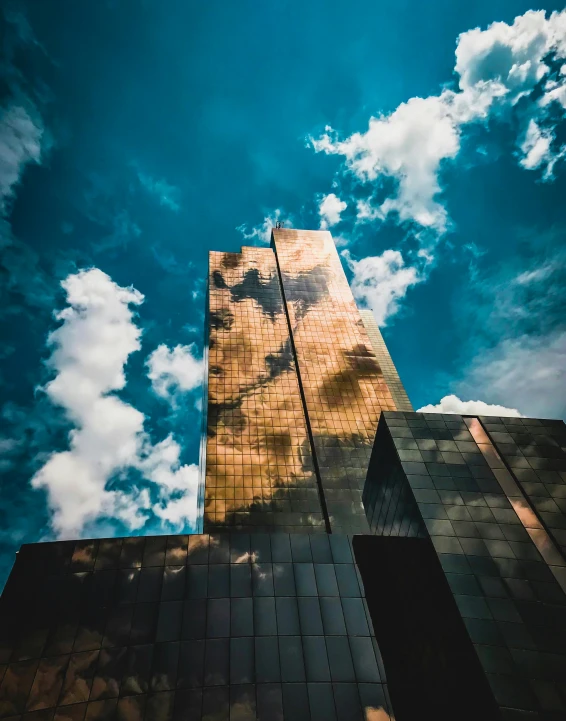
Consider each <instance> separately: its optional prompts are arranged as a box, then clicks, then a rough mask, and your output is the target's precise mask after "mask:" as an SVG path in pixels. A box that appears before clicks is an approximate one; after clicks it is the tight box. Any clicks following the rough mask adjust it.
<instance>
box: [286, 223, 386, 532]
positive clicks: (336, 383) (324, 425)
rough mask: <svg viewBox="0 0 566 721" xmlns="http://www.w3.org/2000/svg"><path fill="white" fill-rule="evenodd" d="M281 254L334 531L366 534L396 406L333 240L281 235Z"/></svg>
mask: <svg viewBox="0 0 566 721" xmlns="http://www.w3.org/2000/svg"><path fill="white" fill-rule="evenodd" d="M273 246H274V248H275V253H276V255H277V262H278V265H279V268H280V273H281V281H282V287H283V294H284V298H285V301H286V308H287V313H288V316H289V322H290V326H291V332H292V337H293V342H294V347H295V351H296V357H297V365H298V368H299V373H300V378H301V382H302V386H303V390H304V397H305V405H306V412H307V416H308V419H309V422H310V427H311V430H312V436H313V442H314V450H315V455H316V460H317V462H318V468H319V472H320V482H321V486H322V489H323V492H324V497H325V501H326V507H327V509H328V515H329V521H330V526H331V529H332V531H333V532H338V533H361V532H364V531H367V521H366V518H365V513H364V509H363V505H362V491H363V486H364V482H365V478H366V472H367V467H368V464H369V459H370V455H371V448H372V444H373V439H374V436H375V431H376V429H377V423H378V421H379V415H380V413H381V411H382V410H393V409H395V403H394V401H393V399H392V397H391V393H390V392H389V389H388V387H387V385H386V383H385V380H384V378H383V374H382V372H381V368H380V366H379V363H378V362H377V359H376V356H375V353H374V351H373V348H372V346H371V342H370V340H369V338H368V335H367V332H366V329H365V327H364V324H363V322H362V320H361V318H360V313H359V310H358V308H357V306H356V303H355V301H354V297H353V295H352V291H351V290H350V286H349V285H348V281H347V279H346V275H345V273H344V270H343V268H342V265H341V263H340V259H339V257H338V253H337V251H336V246H335V244H334V241H333V240H332V236H331V235H330V233H329V232H328V231H305V230H287V229H280V230H279V229H277V230H274V231H273Z"/></svg>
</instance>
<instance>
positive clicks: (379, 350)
mask: <svg viewBox="0 0 566 721" xmlns="http://www.w3.org/2000/svg"><path fill="white" fill-rule="evenodd" d="M360 316H361V318H362V321H363V324H364V326H365V329H366V331H367V334H368V338H369V339H370V341H371V347H372V348H373V351H374V353H375V357H376V358H377V362H378V363H379V367H380V368H381V370H382V371H383V377H384V378H385V382H386V383H387V387H388V388H389V390H390V391H391V395H392V396H393V400H394V401H395V405H396V406H397V410H398V411H407V412H409V413H411V412H412V411H413V406H412V405H411V401H410V400H409V396H408V395H407V391H406V390H405V387H404V386H403V383H402V382H401V378H400V377H399V373H397V368H395V365H394V363H393V360H392V358H391V355H390V353H389V349H388V348H387V346H386V345H385V341H384V340H383V336H382V335H381V331H380V330H379V326H378V325H377V323H376V320H375V318H374V317H373V312H372V311H371V310H362V309H360Z"/></svg>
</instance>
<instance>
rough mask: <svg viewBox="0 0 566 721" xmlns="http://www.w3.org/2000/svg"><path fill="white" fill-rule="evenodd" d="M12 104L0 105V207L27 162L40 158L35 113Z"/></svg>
mask: <svg viewBox="0 0 566 721" xmlns="http://www.w3.org/2000/svg"><path fill="white" fill-rule="evenodd" d="M32 114H33V115H34V118H33V119H32V117H31V115H30V113H29V112H28V110H26V109H25V108H24V107H22V106H20V105H17V104H12V105H10V106H9V107H7V108H2V109H0V211H1V212H5V210H6V201H8V200H9V199H10V198H12V196H13V194H14V189H15V187H16V185H17V184H18V183H19V182H20V179H21V177H22V173H23V171H24V168H25V167H26V165H27V164H28V163H39V162H40V161H41V139H42V136H43V132H44V131H43V124H42V123H41V121H40V120H39V115H38V114H37V113H35V114H34V113H32Z"/></svg>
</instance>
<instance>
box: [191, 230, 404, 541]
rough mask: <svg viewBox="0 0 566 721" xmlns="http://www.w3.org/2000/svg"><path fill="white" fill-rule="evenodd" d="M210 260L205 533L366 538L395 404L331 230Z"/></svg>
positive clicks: (278, 238) (292, 234) (392, 375)
mask: <svg viewBox="0 0 566 721" xmlns="http://www.w3.org/2000/svg"><path fill="white" fill-rule="evenodd" d="M209 258H210V263H209V265H210V268H209V308H208V340H209V348H208V413H207V442H206V461H205V464H204V467H205V500H204V529H205V530H206V531H214V530H215V529H222V528H227V527H228V528H229V529H231V530H232V531H234V530H252V529H255V530H258V531H267V532H278V531H294V532H297V531H307V532H308V533H314V532H325V531H327V530H332V532H334V533H336V532H338V533H340V532H342V533H359V532H367V521H366V518H365V514H364V512H363V506H362V502H361V494H362V489H363V484H364V480H365V475H366V470H367V465H368V461H369V456H370V452H371V443H372V441H373V437H374V435H375V430H376V428H377V421H378V418H379V413H380V411H381V410H382V409H394V408H395V407H396V405H395V402H394V400H393V398H392V396H391V393H390V391H389V389H388V386H387V383H386V381H385V379H384V375H383V373H382V370H381V367H380V364H379V362H378V360H377V358H376V351H375V350H374V348H373V347H372V343H371V342H370V339H369V337H368V333H367V331H366V328H365V326H364V323H363V322H362V319H361V316H360V312H359V311H358V308H357V307H356V304H355V302H354V298H353V296H352V292H351V290H350V287H349V285H348V283H347V280H346V277H345V275H344V271H343V269H342V266H341V264H340V260H339V258H338V254H337V251H336V247H335V245H334V242H333V241H332V238H331V236H330V234H329V233H328V232H327V231H297V230H285V229H274V230H273V242H272V248H248V247H244V248H242V252H241V253H220V252H212V253H210V256H209ZM368 322H369V321H368ZM377 334H379V331H377ZM374 335H375V336H376V338H377V335H376V334H375V333H374ZM379 337H380V336H379ZM379 349H380V350H379V352H380V357H382V358H383V362H384V363H385V365H386V366H387V372H388V374H389V376H388V378H389V379H390V382H391V383H392V384H394V390H395V392H396V393H398V397H399V398H402V400H403V402H404V403H405V405H404V406H403V407H407V406H406V404H407V403H408V399H406V394H404V391H402V386H401V384H400V381H399V379H398V376H397V375H396V372H395V369H394V366H393V364H392V362H391V358H390V357H389V355H388V354H387V352H386V349H385V345H384V344H383V340H382V339H381V344H380V345H379ZM392 387H393V386H392ZM403 394H404V395H403ZM409 407H410V406H409Z"/></svg>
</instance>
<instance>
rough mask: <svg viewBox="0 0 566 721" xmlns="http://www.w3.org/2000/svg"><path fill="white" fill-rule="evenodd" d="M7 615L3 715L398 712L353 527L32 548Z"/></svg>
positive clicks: (180, 720) (243, 720) (175, 717)
mask: <svg viewBox="0 0 566 721" xmlns="http://www.w3.org/2000/svg"><path fill="white" fill-rule="evenodd" d="M370 540H377V539H370ZM1 619H2V626H1V631H0V637H1V647H0V663H1V664H2V665H1V666H0V673H1V675H2V680H1V683H0V717H2V718H13V719H23V720H24V721H32V720H33V721H47V720H48V719H49V720H50V719H57V720H58V721H63V719H69V720H71V721H82V720H84V719H86V720H89V721H91V720H92V721H94V720H95V719H96V720H97V721H103V720H104V721H106V720H109V719H120V721H122V720H123V721H142V719H146V720H147V721H197V720H198V721H200V720H201V719H206V721H232V720H233V719H237V720H239V721H255V720H256V719H260V720H261V721H264V720H265V721H271V720H276V719H285V720H288V721H302V720H307V719H310V720H312V721H332V720H336V721H350V720H354V719H355V720H356V721H362V720H364V719H371V720H372V721H373V720H375V721H386V720H387V719H389V712H388V708H389V705H388V701H387V690H386V687H385V686H384V672H383V667H382V663H381V657H380V654H379V649H378V647H377V644H376V642H375V637H374V635H373V631H372V623H371V618H370V616H369V614H368V611H367V606H366V602H365V598H364V588H363V583H362V582H361V579H360V576H359V574H358V572H357V568H356V565H355V563H354V559H353V555H352V548H351V539H349V538H348V537H347V536H345V535H341V536H339V535H332V536H327V535H323V534H315V535H307V534H286V533H279V534H251V535H248V534H244V533H239V534H235V535H232V536H229V535H227V534H224V535H218V536H208V535H194V536H169V537H166V536H161V537H148V538H126V539H111V540H100V541H98V540H94V541H77V542H72V541H71V542H68V541H63V542H58V543H44V544H34V545H30V546H23V547H22V549H21V551H20V553H19V554H18V557H17V561H16V564H15V567H14V570H13V572H12V575H11V576H10V580H9V582H8V585H7V587H6V589H5V592H4V595H3V596H2V601H1Z"/></svg>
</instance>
